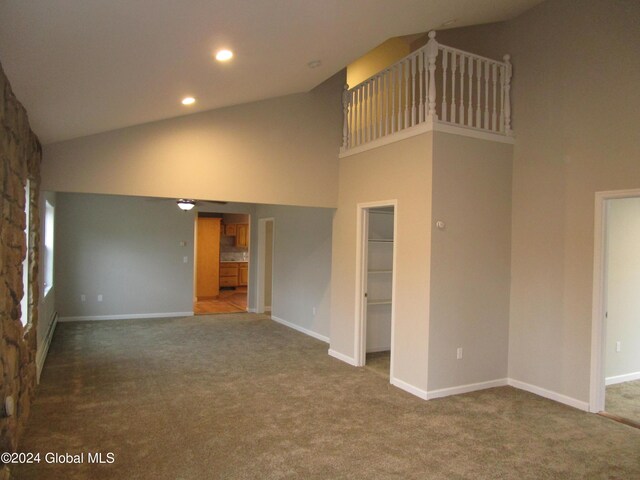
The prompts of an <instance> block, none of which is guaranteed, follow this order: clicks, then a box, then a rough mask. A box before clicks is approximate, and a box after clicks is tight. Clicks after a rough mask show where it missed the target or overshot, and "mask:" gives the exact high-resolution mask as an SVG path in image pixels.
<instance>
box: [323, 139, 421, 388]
mask: <svg viewBox="0 0 640 480" xmlns="http://www.w3.org/2000/svg"><path fill="white" fill-rule="evenodd" d="M432 138H433V137H432V133H425V134H421V135H418V136H415V137H412V138H409V139H407V140H403V141H401V142H396V143H392V144H389V145H385V146H382V147H379V148H375V149H373V150H368V151H366V152H362V153H358V154H356V155H351V156H349V157H345V158H342V159H341V160H340V174H339V178H340V185H339V197H338V210H337V212H336V215H335V217H334V221H333V260H332V271H331V352H332V354H334V355H337V356H339V357H341V358H343V359H344V360H346V361H347V362H351V363H355V360H354V358H355V343H354V342H355V325H356V305H355V295H356V291H355V289H356V244H357V241H358V239H357V238H356V224H357V218H356V217H357V213H356V212H357V205H358V204H359V203H364V202H373V201H383V200H393V199H396V200H397V201H398V204H397V209H396V211H395V214H396V216H397V228H398V230H397V237H396V242H395V245H394V247H395V248H396V267H395V270H396V289H395V292H396V296H395V298H394V299H393V303H394V311H395V323H394V328H395V332H394V345H392V347H391V351H392V355H393V356H394V376H395V380H396V382H395V384H396V385H398V386H401V387H403V388H405V389H408V390H411V391H413V393H417V394H418V395H421V396H424V395H425V393H426V389H427V354H428V338H429V275H430V246H431V223H430V222H429V221H428V220H426V219H430V218H431V153H432ZM392 381H393V379H392Z"/></svg>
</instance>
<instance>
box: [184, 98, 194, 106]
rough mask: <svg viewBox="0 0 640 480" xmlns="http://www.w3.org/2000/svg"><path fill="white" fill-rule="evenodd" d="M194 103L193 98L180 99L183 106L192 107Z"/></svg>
mask: <svg viewBox="0 0 640 480" xmlns="http://www.w3.org/2000/svg"><path fill="white" fill-rule="evenodd" d="M194 103H196V99H195V98H193V97H184V98H183V99H182V104H183V105H193V104H194Z"/></svg>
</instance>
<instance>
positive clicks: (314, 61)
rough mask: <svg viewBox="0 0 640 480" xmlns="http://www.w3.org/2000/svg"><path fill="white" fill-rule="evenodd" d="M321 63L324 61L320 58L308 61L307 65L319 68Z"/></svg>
mask: <svg viewBox="0 0 640 480" xmlns="http://www.w3.org/2000/svg"><path fill="white" fill-rule="evenodd" d="M320 65H322V62H321V61H320V60H313V61H311V62H309V63H307V67H309V68H318V67H319V66H320Z"/></svg>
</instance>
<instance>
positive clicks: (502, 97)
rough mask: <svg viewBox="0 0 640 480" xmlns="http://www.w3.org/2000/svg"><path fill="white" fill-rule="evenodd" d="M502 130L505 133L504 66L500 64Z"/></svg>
mask: <svg viewBox="0 0 640 480" xmlns="http://www.w3.org/2000/svg"><path fill="white" fill-rule="evenodd" d="M499 128H500V132H502V133H504V66H503V65H500V126H499Z"/></svg>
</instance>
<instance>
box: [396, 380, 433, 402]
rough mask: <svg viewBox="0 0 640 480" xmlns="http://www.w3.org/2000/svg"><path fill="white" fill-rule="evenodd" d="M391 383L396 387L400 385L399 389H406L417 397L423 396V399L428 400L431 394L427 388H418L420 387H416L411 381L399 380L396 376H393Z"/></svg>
mask: <svg viewBox="0 0 640 480" xmlns="http://www.w3.org/2000/svg"><path fill="white" fill-rule="evenodd" d="M390 383H391V385H393V386H394V387H398V388H399V389H401V390H404V391H405V392H408V393H410V394H411V395H415V396H416V397H418V398H421V399H422V400H427V399H428V398H429V395H428V393H427V392H426V391H425V390H422V389H421V388H418V387H414V386H413V385H411V384H410V383H407V382H403V381H402V380H399V379H397V378H395V377H391V379H390Z"/></svg>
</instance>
